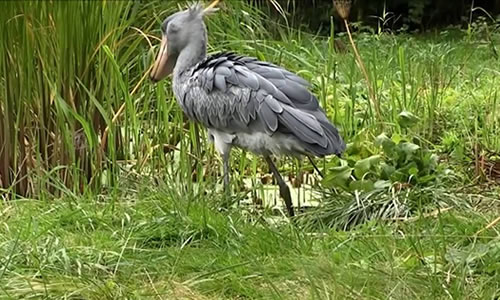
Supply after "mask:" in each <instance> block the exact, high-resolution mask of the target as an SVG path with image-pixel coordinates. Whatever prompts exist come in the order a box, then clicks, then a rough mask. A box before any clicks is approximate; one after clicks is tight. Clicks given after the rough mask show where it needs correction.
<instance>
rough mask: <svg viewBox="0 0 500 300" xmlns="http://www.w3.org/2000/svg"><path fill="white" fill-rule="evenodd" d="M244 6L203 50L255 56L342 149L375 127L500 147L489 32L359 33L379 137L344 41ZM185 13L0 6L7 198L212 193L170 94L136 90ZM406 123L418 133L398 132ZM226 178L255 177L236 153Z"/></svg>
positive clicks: (195, 141) (135, 6)
mask: <svg viewBox="0 0 500 300" xmlns="http://www.w3.org/2000/svg"><path fill="white" fill-rule="evenodd" d="M254 5H255V3H253V2H250V4H246V2H243V1H227V2H223V3H222V4H221V7H222V9H221V11H220V12H219V13H218V14H216V15H215V16H212V17H210V18H209V19H208V20H207V22H208V28H209V37H210V43H209V51H210V52H215V51H219V50H232V51H237V52H239V53H242V54H246V55H251V56H255V57H258V58H259V59H262V60H268V61H272V62H274V63H277V64H280V65H283V66H284V67H287V68H289V69H290V70H292V71H295V72H297V73H298V74H300V75H301V76H303V77H304V78H306V79H308V80H309V81H311V83H312V89H313V91H314V92H315V93H316V94H317V95H318V98H319V100H320V102H321V104H322V106H323V107H325V109H326V111H327V113H328V116H329V117H330V118H331V119H332V120H333V121H334V122H335V123H336V124H337V126H338V127H339V128H340V130H341V133H342V135H343V136H344V137H345V139H346V140H347V142H351V141H353V140H354V139H358V140H359V139H364V140H366V141H373V137H374V136H377V135H378V134H379V133H381V128H383V130H384V131H385V132H386V133H387V134H391V133H398V134H401V135H407V136H410V137H416V138H418V139H419V140H420V141H422V145H423V146H424V147H428V148H431V149H438V150H440V149H442V148H446V147H448V146H446V145H442V140H443V139H444V140H445V142H446V141H448V142H449V141H450V140H453V139H454V138H456V141H458V142H459V143H458V147H462V148H463V152H464V153H466V154H467V152H470V151H471V149H474V147H475V145H480V146H481V149H488V150H489V151H497V150H498V149H499V148H500V144H499V143H500V141H499V139H498V133H499V127H498V122H499V116H498V114H497V113H496V111H497V110H498V105H499V104H498V100H497V95H498V76H497V75H498V72H497V71H496V70H495V68H493V67H492V66H493V65H494V64H495V63H496V59H495V58H494V56H493V55H492V54H491V51H492V50H491V47H490V46H489V45H491V43H493V44H494V43H495V42H496V41H498V32H496V31H495V29H494V28H493V29H492V30H493V31H491V30H488V40H487V41H486V42H485V40H484V35H483V33H484V31H485V30H486V29H485V28H483V27H481V26H479V25H477V26H476V27H473V28H472V29H471V30H470V31H469V32H468V33H461V32H458V33H457V32H455V31H450V32H443V33H442V34H440V35H437V36H436V35H432V34H431V35H428V36H416V37H415V36H410V35H400V36H393V35H390V34H386V33H383V32H381V33H379V34H377V35H371V34H366V33H364V32H362V31H361V32H358V33H356V34H355V39H356V42H357V43H358V47H359V49H360V52H361V56H362V58H363V60H364V61H365V64H366V66H367V69H368V73H369V76H370V82H372V83H373V85H374V86H373V89H374V90H375V92H376V94H377V95H376V97H377V99H379V102H380V106H381V111H382V117H383V118H382V119H383V122H382V123H383V124H380V121H379V120H378V119H376V118H375V117H374V113H373V111H372V110H371V106H370V103H369V101H368V98H369V97H368V88H367V86H366V85H365V83H364V81H363V80H362V77H361V73H360V71H359V68H358V67H357V65H356V63H355V60H354V57H353V55H352V53H351V52H349V51H347V52H346V53H343V52H341V53H339V52H337V51H336V49H335V46H334V40H335V39H340V40H345V37H344V36H343V35H342V34H336V33H335V28H333V27H332V28H331V33H330V36H320V35H314V34H311V33H307V32H303V31H299V30H296V29H294V28H292V27H289V26H286V24H288V23H287V20H286V18H287V14H286V13H283V14H282V15H281V16H280V17H279V18H281V19H279V20H270V19H269V18H268V17H267V14H266V13H264V12H263V11H269V10H270V9H276V7H275V6H273V5H272V3H267V4H264V5H265V6H264V7H262V10H261V9H259V8H257V7H256V6H254ZM183 6H184V3H177V2H175V3H174V2H162V1H152V2H148V3H141V2H131V1H130V2H127V1H121V2H107V1H103V2H97V1H91V2H75V1H69V2H64V1H54V2H35V1H33V2H28V1H26V2H14V1H12V2H6V3H5V4H4V5H3V6H2V7H3V9H2V12H1V13H0V24H2V28H1V33H2V43H1V44H0V54H1V60H0V70H1V74H0V90H1V93H0V117H1V122H0V126H1V127H0V142H1V147H0V180H1V186H2V191H3V193H4V194H8V195H19V196H30V197H37V196H40V195H41V194H43V193H50V194H60V193H61V192H64V193H81V192H85V191H89V192H102V191H104V190H113V189H116V186H117V185H116V182H117V180H118V179H119V178H120V177H121V176H135V175H137V174H139V175H148V176H155V177H158V178H160V179H161V180H174V181H176V182H179V183H183V184H180V186H182V188H184V189H186V191H192V190H193V189H195V187H196V185H192V184H191V183H192V182H193V181H200V180H201V181H209V182H212V183H214V182H218V181H220V179H219V177H220V176H219V175H220V174H219V172H220V171H219V169H218V168H214V167H213V166H218V162H219V161H218V158H217V156H216V154H215V153H214V151H213V148H212V147H211V146H209V144H208V143H207V142H206V138H205V136H204V131H203V130H201V128H199V127H198V126H197V125H193V124H190V123H188V122H186V120H185V118H184V116H183V114H182V112H181V111H180V109H179V108H178V106H177V105H176V103H175V101H173V97H172V93H171V91H170V83H169V81H164V82H161V83H159V84H158V85H152V84H150V83H149V82H148V80H147V78H146V79H145V78H144V75H145V74H146V73H147V71H148V69H149V67H150V65H151V62H152V59H153V54H154V49H155V47H156V46H157V44H158V40H157V37H158V36H159V24H160V22H161V21H162V20H163V18H165V17H166V16H167V15H169V14H171V13H172V12H174V11H177V10H178V9H179V8H182V7H183ZM283 24H285V25H283ZM271 26H272V28H273V30H267V29H268V28H270V27H271ZM490 31H491V32H490ZM408 116H410V117H415V119H416V120H417V121H416V122H415V124H413V125H412V126H409V127H408V126H402V125H401V124H402V123H401V119H402V118H403V119H404V118H406V117H408ZM380 125H382V126H380ZM446 139H447V140H446ZM373 151H376V149H375V148H373ZM233 166H235V174H236V176H235V181H236V182H240V180H241V178H242V177H245V176H239V174H241V175H244V173H245V170H249V169H250V170H253V171H251V172H250V173H252V174H253V175H252V177H254V178H255V176H256V174H257V173H258V172H259V171H258V170H259V169H260V164H259V163H258V162H255V160H253V158H252V156H251V155H250V154H246V153H244V152H242V153H240V155H235V156H234V162H233ZM249 166H251V167H250V168H249ZM306 166H307V164H306ZM307 167H308V166H307ZM238 170H239V173H238ZM193 179H194V180H193ZM184 183H185V184H184ZM240 184H241V182H240Z"/></svg>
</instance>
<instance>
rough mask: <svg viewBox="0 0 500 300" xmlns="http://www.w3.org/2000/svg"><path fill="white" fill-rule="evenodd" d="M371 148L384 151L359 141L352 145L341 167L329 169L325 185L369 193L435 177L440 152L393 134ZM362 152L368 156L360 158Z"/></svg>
mask: <svg viewBox="0 0 500 300" xmlns="http://www.w3.org/2000/svg"><path fill="white" fill-rule="evenodd" d="M372 148H376V149H378V150H381V152H380V153H371V152H370V151H369V150H367V148H366V146H363V145H362V144H360V143H359V142H357V141H355V142H354V143H352V144H350V145H349V147H348V149H347V157H346V158H345V159H341V160H339V163H340V165H339V166H334V167H331V168H329V169H328V172H327V175H326V176H325V178H324V179H323V181H322V183H323V185H324V186H326V187H330V188H331V187H335V188H341V189H343V190H345V191H349V192H352V191H356V190H358V191H366V192H369V191H372V190H375V189H385V188H387V187H389V186H393V185H395V184H399V185H401V186H410V185H420V186H425V185H427V184H429V183H431V182H433V181H434V180H435V179H436V176H437V171H438V168H437V166H438V157H437V155H436V154H433V153H432V152H431V151H429V150H427V149H423V148H422V147H420V146H419V145H417V144H415V143H413V142H411V141H410V140H408V139H406V138H403V137H401V136H400V135H399V134H393V135H392V137H391V138H389V137H388V136H387V135H385V134H384V133H382V134H380V135H379V136H377V137H376V138H375V141H374V143H373V145H372ZM367 153H371V154H370V155H366V154H367ZM360 154H362V155H363V154H365V155H363V157H362V158H360V157H359V155H360Z"/></svg>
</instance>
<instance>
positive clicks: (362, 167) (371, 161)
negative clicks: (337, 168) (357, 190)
mask: <svg viewBox="0 0 500 300" xmlns="http://www.w3.org/2000/svg"><path fill="white" fill-rule="evenodd" d="M379 162H380V155H372V156H370V157H367V158H365V159H362V160H359V161H357V162H356V164H355V165H354V175H356V178H358V179H362V178H363V177H364V176H365V174H366V173H368V172H369V171H370V170H371V169H372V168H373V167H374V166H375V165H376V164H378V163H379Z"/></svg>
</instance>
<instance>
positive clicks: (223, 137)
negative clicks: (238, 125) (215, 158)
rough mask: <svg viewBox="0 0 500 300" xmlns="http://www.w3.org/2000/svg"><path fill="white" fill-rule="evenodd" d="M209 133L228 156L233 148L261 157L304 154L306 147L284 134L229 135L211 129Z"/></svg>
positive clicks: (220, 149) (217, 147)
mask: <svg viewBox="0 0 500 300" xmlns="http://www.w3.org/2000/svg"><path fill="white" fill-rule="evenodd" d="M208 133H209V137H210V139H211V140H213V142H214V144H215V148H216V149H217V151H218V152H219V153H220V154H221V155H224V154H228V151H230V149H231V147H232V146H237V147H239V148H243V149H245V150H248V151H250V152H253V153H255V154H260V155H269V154H273V155H276V156H280V155H297V154H300V153H304V147H302V146H301V144H300V142H299V141H298V140H297V138H295V137H294V136H291V135H285V134H282V133H274V134H273V135H268V134H266V133H264V132H253V133H244V132H235V133H233V134H229V133H226V132H223V131H219V130H216V129H209V130H208Z"/></svg>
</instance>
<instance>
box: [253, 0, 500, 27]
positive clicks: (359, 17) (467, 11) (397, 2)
mask: <svg viewBox="0 0 500 300" xmlns="http://www.w3.org/2000/svg"><path fill="white" fill-rule="evenodd" d="M250 1H252V0H250ZM254 2H257V3H259V4H265V5H268V6H271V7H270V10H271V11H273V10H274V12H273V14H275V15H276V16H277V17H279V14H278V12H277V11H276V10H275V9H272V4H271V5H269V0H254ZM277 2H278V3H280V5H281V6H282V7H283V9H284V10H285V11H287V12H288V13H289V16H288V18H289V22H290V23H291V24H290V25H292V26H293V27H302V28H303V29H308V31H313V32H317V31H319V32H327V31H328V28H329V27H330V17H331V15H332V14H333V15H335V20H334V22H335V25H336V26H335V27H336V28H337V31H343V30H344V28H343V25H342V23H341V22H340V18H339V17H338V15H337V13H336V12H335V9H334V6H333V0H292V1H290V0H277ZM471 12H472V13H471ZM488 14H489V15H490V16H491V17H493V18H495V19H497V21H498V18H497V16H498V15H499V14H500V0H464V1H460V0H457V1H455V0H454V1H450V0H386V1H380V0H379V1H374V0H356V1H354V3H353V5H352V9H351V14H350V18H349V20H350V21H351V22H357V21H361V22H362V24H363V25H366V26H369V27H372V28H381V29H384V30H393V31H396V30H401V29H403V30H409V31H414V30H418V31H422V32H423V31H427V30H430V29H439V28H442V27H446V26H449V25H461V26H465V25H467V24H468V23H469V22H470V21H471V19H472V20H474V19H476V18H477V17H479V16H485V17H486V18H487V20H489V21H492V20H491V18H490V17H489V16H488ZM304 27H306V28H304Z"/></svg>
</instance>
